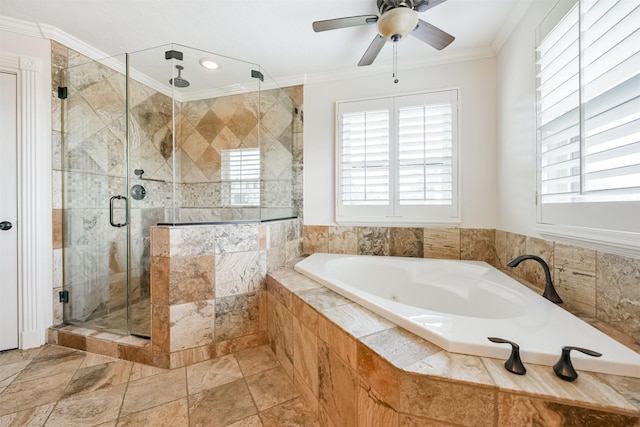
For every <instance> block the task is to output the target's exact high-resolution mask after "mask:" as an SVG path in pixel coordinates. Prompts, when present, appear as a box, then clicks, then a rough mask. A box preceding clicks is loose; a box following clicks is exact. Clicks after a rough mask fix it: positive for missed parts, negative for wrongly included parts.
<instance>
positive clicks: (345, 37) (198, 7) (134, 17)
mask: <svg viewBox="0 0 640 427" xmlns="http://www.w3.org/2000/svg"><path fill="white" fill-rule="evenodd" d="M531 1H549V0H448V1H446V2H444V3H442V4H440V5H438V6H435V7H433V8H432V9H429V10H427V11H425V12H423V13H421V14H420V18H421V19H423V20H425V21H427V22H429V23H431V24H433V25H435V26H437V27H439V28H441V29H443V30H444V31H446V32H448V33H450V34H452V35H454V36H455V37H456V39H455V41H454V42H453V43H452V44H451V45H450V46H448V47H447V48H445V49H444V50H442V51H437V50H435V49H434V48H432V47H430V46H429V45H426V44H424V43H422V42H421V41H419V40H418V39H417V38H415V37H408V38H407V39H406V40H403V41H401V42H400V43H399V44H398V69H399V70H400V71H401V70H402V69H403V68H411V67H415V66H420V65H428V64H433V63H439V62H447V61H452V60H460V59H468V58H477V57H484V56H491V55H494V54H495V53H496V51H497V49H499V48H500V46H501V45H502V43H503V42H504V40H505V38H506V37H508V35H509V33H510V32H511V30H512V29H513V26H514V25H515V24H516V22H517V20H518V19H519V18H520V16H521V15H522V13H524V11H525V10H526V8H527V7H528V5H529V4H530V2H531ZM365 14H377V10H376V2H375V0H0V15H2V16H5V17H9V18H16V19H20V20H23V21H28V22H31V23H37V24H40V25H41V27H47V28H51V27H55V28H56V29H57V30H59V31H62V32H64V33H67V34H68V35H69V36H71V37H73V38H76V39H79V40H81V41H83V42H84V43H86V44H88V45H90V46H92V47H93V48H95V49H97V50H99V51H101V52H104V53H105V54H107V55H116V54H121V53H125V52H135V51H140V50H144V49H148V48H151V47H155V46H159V45H165V44H169V43H177V44H180V45H185V46H191V47H194V48H197V49H201V50H204V51H209V52H214V53H217V54H220V55H225V56H230V57H233V58H238V59H242V60H244V61H247V62H251V63H256V64H260V66H261V67H262V70H263V71H265V72H266V74H267V75H268V76H270V77H271V78H273V79H275V80H276V81H277V82H278V83H280V85H282V86H284V85H287V84H292V83H302V82H304V81H314V80H323V79H327V78H332V77H338V76H342V75H345V76H346V75H357V74H354V73H360V74H362V75H364V74H370V73H373V72H389V73H390V72H391V68H392V52H393V49H392V47H391V43H387V45H386V46H385V47H384V48H383V50H382V52H381V53H380V55H379V56H378V58H377V60H376V61H375V63H374V64H373V65H371V66H369V67H358V66H357V63H358V61H359V60H360V58H361V56H362V55H363V53H364V51H365V50H366V49H367V47H368V46H369V44H370V43H371V40H372V39H373V37H374V36H375V34H376V32H377V30H376V26H375V25H369V26H362V27H354V28H344V29H339V30H333V31H326V32H322V33H315V32H314V31H313V30H312V28H311V23H312V22H313V21H316V20H324V19H331V18H338V17H343V16H354V15H365ZM165 77H166V73H165ZM169 77H170V76H169ZM183 77H186V78H189V76H188V71H187V69H186V68H185V71H183ZM164 80H166V79H165V78H163V81H164Z"/></svg>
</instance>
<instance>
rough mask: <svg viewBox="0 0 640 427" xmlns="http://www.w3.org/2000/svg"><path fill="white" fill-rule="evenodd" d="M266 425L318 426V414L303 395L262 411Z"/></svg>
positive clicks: (268, 426)
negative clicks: (310, 407) (312, 409)
mask: <svg viewBox="0 0 640 427" xmlns="http://www.w3.org/2000/svg"><path fill="white" fill-rule="evenodd" d="M260 418H262V424H263V425H264V427H318V426H320V424H319V423H318V420H317V418H316V415H315V414H314V413H313V412H312V411H311V410H310V409H309V407H308V405H307V403H306V402H305V401H304V399H302V397H297V398H296V399H293V400H290V401H288V402H285V403H283V404H281V405H278V406H274V407H273V408H271V409H269V410H267V411H264V412H261V413H260Z"/></svg>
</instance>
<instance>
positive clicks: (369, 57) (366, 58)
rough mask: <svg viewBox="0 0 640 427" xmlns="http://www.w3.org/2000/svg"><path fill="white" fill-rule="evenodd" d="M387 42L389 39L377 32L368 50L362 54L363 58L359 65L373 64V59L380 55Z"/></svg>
mask: <svg viewBox="0 0 640 427" xmlns="http://www.w3.org/2000/svg"><path fill="white" fill-rule="evenodd" d="M386 42H387V39H385V38H384V37H382V36H381V35H380V34H377V35H376V37H375V38H374V39H373V41H372V42H371V44H370V45H369V47H368V48H367V51H366V52H365V53H364V55H362V59H361V60H360V62H358V66H359V67H362V66H363V65H371V64H373V61H375V59H376V56H378V54H379V53H380V51H381V50H382V46H384V44H385V43H386Z"/></svg>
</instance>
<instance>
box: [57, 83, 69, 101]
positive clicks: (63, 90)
mask: <svg viewBox="0 0 640 427" xmlns="http://www.w3.org/2000/svg"><path fill="white" fill-rule="evenodd" d="M58 98H60V99H67V87H66V86H58Z"/></svg>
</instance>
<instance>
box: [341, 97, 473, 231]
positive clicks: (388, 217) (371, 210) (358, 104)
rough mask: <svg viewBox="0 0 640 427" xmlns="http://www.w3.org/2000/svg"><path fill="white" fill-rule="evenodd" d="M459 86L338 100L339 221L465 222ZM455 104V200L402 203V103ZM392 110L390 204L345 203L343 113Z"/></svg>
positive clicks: (351, 222) (452, 184)
mask: <svg viewBox="0 0 640 427" xmlns="http://www.w3.org/2000/svg"><path fill="white" fill-rule="evenodd" d="M459 93H460V92H459V89H457V88H454V89H442V90H437V91H430V92H421V93H413V94H404V95H397V96H390V97H379V98H368V99H360V100H349V101H339V102H336V137H335V141H336V150H335V177H336V179H335V184H336V185H335V194H336V198H335V200H336V205H335V218H336V222H337V223H338V224H358V225H373V226H375V225H381V224H395V225H404V226H436V227H437V226H456V225H459V224H460V222H461V218H460V202H459V194H460V190H459V186H460V177H459V157H460V156H459V146H460V143H459V105H460V102H459ZM437 104H450V105H451V109H452V110H451V116H452V123H451V138H452V141H451V157H452V159H451V170H452V171H451V179H452V183H451V193H452V196H451V204H450V205H440V206H439V205H406V204H405V205H400V202H399V198H398V185H399V184H398V169H399V167H398V157H399V145H398V139H399V129H398V128H399V125H398V121H399V118H398V117H399V111H400V108H402V107H410V106H418V105H427V106H429V105H437ZM379 109H388V111H389V144H390V149H389V157H390V158H389V171H390V173H389V192H390V200H389V204H388V205H366V206H362V205H358V206H349V205H346V204H344V203H342V167H341V159H342V115H343V114H345V113H350V112H364V111H374V110H379Z"/></svg>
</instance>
